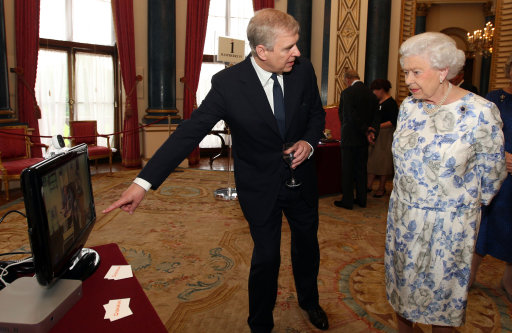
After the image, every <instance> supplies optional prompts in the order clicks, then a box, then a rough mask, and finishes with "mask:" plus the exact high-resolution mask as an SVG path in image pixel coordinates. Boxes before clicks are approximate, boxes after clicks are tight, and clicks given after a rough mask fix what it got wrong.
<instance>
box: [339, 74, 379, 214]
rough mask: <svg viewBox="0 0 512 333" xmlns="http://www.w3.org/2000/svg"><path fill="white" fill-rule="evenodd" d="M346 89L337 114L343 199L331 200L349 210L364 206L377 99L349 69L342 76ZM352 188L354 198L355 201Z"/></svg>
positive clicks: (376, 129) (342, 94)
mask: <svg viewBox="0 0 512 333" xmlns="http://www.w3.org/2000/svg"><path fill="white" fill-rule="evenodd" d="M343 81H344V83H345V85H346V86H347V88H346V89H345V90H343V91H342V92H341V96H340V105H339V108H338V115H339V117H340V122H341V141H340V147H341V171H342V172H341V190H342V192H343V197H342V199H341V200H339V201H334V205H335V206H337V207H341V208H345V209H352V208H353V205H354V202H355V203H356V204H358V205H359V206H360V207H366V195H367V193H366V192H367V184H366V181H367V173H366V166H367V163H368V143H369V142H370V143H373V142H374V140H375V138H376V134H377V132H378V130H379V127H378V121H376V119H375V117H376V113H377V104H378V100H377V97H376V96H375V95H374V94H373V93H372V92H371V90H370V89H369V88H368V87H367V86H365V85H364V83H363V82H361V81H360V79H359V74H358V73H357V72H356V71H355V70H353V69H349V70H347V71H346V72H345V73H344V74H343ZM354 185H355V188H356V196H355V199H354Z"/></svg>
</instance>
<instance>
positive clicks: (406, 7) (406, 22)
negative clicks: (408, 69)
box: [396, 0, 416, 105]
mask: <svg viewBox="0 0 512 333" xmlns="http://www.w3.org/2000/svg"><path fill="white" fill-rule="evenodd" d="M400 17H401V20H400V27H401V29H400V40H399V45H401V44H402V42H403V41H405V40H406V39H407V38H409V37H411V36H413V35H414V29H415V26H416V0H402V13H401V15H400ZM397 69H398V73H397V78H396V82H397V85H396V86H397V91H396V101H397V103H398V105H400V103H402V101H403V100H404V99H405V98H406V97H407V95H408V94H409V89H407V86H406V85H405V80H404V75H403V73H402V66H400V55H399V56H398V67H397Z"/></svg>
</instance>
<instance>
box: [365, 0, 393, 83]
mask: <svg viewBox="0 0 512 333" xmlns="http://www.w3.org/2000/svg"><path fill="white" fill-rule="evenodd" d="M390 22H391V0H369V2H368V23H367V33H366V36H367V37H366V59H365V67H364V69H365V70H364V82H365V83H366V85H368V86H369V85H370V84H371V82H372V81H373V80H375V79H387V78H388V54H389V29H390Z"/></svg>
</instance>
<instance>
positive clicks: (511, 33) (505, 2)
mask: <svg viewBox="0 0 512 333" xmlns="http://www.w3.org/2000/svg"><path fill="white" fill-rule="evenodd" d="M495 8H496V18H495V28H494V36H495V38H494V45H493V52H492V61H491V75H490V78H489V91H491V90H495V89H498V88H503V87H506V86H508V84H509V82H510V79H509V77H508V73H505V63H506V61H507V59H508V57H510V55H511V54H512V0H496V7H495ZM496 36H497V37H498V38H496Z"/></svg>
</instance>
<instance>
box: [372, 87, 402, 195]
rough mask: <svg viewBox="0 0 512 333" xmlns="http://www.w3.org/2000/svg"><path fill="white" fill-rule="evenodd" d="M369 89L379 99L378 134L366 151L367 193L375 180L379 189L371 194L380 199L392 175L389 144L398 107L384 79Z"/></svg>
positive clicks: (391, 158) (391, 139)
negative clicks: (377, 181)
mask: <svg viewBox="0 0 512 333" xmlns="http://www.w3.org/2000/svg"><path fill="white" fill-rule="evenodd" d="M370 89H371V90H372V91H373V93H374V94H375V96H377V98H378V99H379V111H378V113H379V117H380V132H379V136H378V137H377V140H376V141H375V144H373V145H370V148H369V151H368V191H369V192H370V191H371V190H372V185H373V181H374V180H375V178H377V179H378V180H379V187H378V188H377V190H376V191H375V193H374V194H373V196H374V197H375V198H380V197H382V196H384V194H386V180H387V178H388V177H390V176H392V175H393V157H392V156H391V143H392V141H393V132H394V131H395V127H396V120H397V117H398V105H397V104H396V101H395V100H394V99H393V97H391V95H390V94H389V90H390V89H391V83H390V82H389V81H388V80H386V79H376V80H374V81H373V82H372V84H371V85H370Z"/></svg>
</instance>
